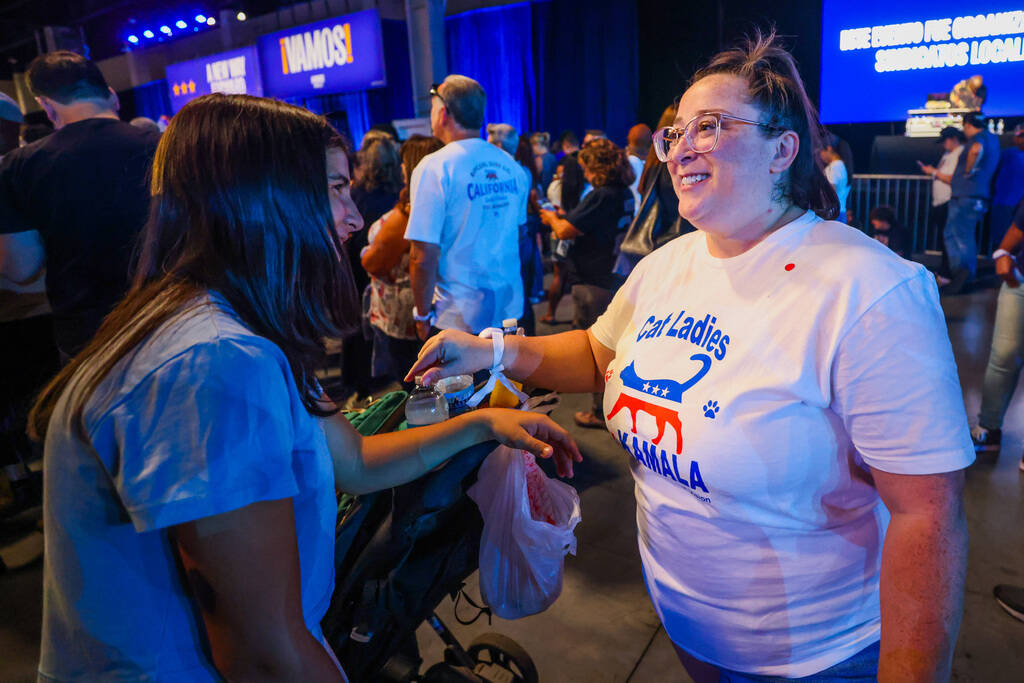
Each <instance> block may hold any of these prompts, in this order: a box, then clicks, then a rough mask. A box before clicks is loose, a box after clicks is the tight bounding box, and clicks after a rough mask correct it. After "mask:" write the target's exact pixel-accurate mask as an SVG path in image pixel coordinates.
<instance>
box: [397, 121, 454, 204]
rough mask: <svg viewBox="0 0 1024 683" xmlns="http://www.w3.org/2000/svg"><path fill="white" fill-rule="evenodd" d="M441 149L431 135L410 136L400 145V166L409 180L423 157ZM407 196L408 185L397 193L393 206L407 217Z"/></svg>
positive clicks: (440, 143)
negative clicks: (396, 200)
mask: <svg viewBox="0 0 1024 683" xmlns="http://www.w3.org/2000/svg"><path fill="white" fill-rule="evenodd" d="M442 147H444V143H443V142H441V141H440V140H439V139H437V138H435V137H433V136H432V135H419V134H413V135H410V136H409V139H408V140H406V141H405V142H403V143H402V149H401V151H400V154H401V155H402V166H404V167H405V172H406V174H407V175H408V176H409V178H410V179H412V172H413V171H414V170H416V167H417V166H418V165H419V163H420V162H421V161H423V157H425V156H427V155H428V154H433V153H434V152H436V151H437V150H439V149H441V148H442ZM409 196H410V195H409V183H406V184H405V187H403V188H402V191H401V192H399V193H398V204H396V205H395V208H397V209H398V210H399V211H401V212H402V213H404V214H405V215H406V216H408V215H409Z"/></svg>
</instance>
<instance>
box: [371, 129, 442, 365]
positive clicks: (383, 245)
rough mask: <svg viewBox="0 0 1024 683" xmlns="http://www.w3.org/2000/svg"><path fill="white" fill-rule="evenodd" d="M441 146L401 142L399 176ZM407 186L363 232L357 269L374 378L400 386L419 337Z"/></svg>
mask: <svg viewBox="0 0 1024 683" xmlns="http://www.w3.org/2000/svg"><path fill="white" fill-rule="evenodd" d="M442 147H444V143H443V142H441V141H440V140H438V139H437V138H435V137H430V136H426V135H410V136H409V139H408V140H406V141H405V142H403V143H402V148H401V156H402V174H403V175H404V177H405V178H411V177H412V172H413V171H414V170H415V169H416V166H417V165H419V163H420V162H421V161H422V160H423V158H424V157H425V156H427V155H428V154H432V153H433V152H436V151H437V150H439V149H441V148H442ZM408 225H409V185H408V184H406V185H405V187H403V188H402V191H401V192H400V193H399V195H398V203H397V204H395V207H394V208H393V209H392V210H391V211H388V212H387V213H385V214H384V215H383V216H382V217H381V218H380V219H378V220H377V222H375V223H374V224H373V225H372V226H370V228H369V230H367V238H368V242H369V244H368V246H367V247H366V248H365V249H364V250H363V253H362V256H361V260H362V267H363V268H365V269H366V272H367V273H369V274H370V311H369V317H370V326H371V327H372V328H373V362H372V365H373V376H374V377H387V378H390V379H393V380H398V381H401V379H402V378H403V377H405V372H406V371H407V370H408V369H409V368H410V367H412V364H413V363H414V362H416V354H417V353H419V350H420V346H422V342H420V338H419V337H418V336H417V334H416V321H415V320H414V319H413V309H414V308H415V301H414V300H413V296H412V285H411V284H410V282H409V249H410V244H409V240H407V239H405V229H406V227H408Z"/></svg>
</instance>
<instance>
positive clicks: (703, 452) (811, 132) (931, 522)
mask: <svg viewBox="0 0 1024 683" xmlns="http://www.w3.org/2000/svg"><path fill="white" fill-rule="evenodd" d="M818 129H819V126H818V122H817V118H816V115H815V113H814V109H813V107H811V105H810V103H809V102H808V100H807V96H806V94H805V93H804V89H803V85H802V82H801V80H800V76H799V74H798V73H797V71H796V65H795V63H794V62H793V59H792V57H791V56H790V55H789V54H788V53H787V52H786V51H785V50H784V49H783V48H782V47H780V46H779V45H778V44H777V43H776V42H775V40H774V36H766V37H761V36H757V37H755V38H754V39H753V40H751V41H749V42H748V43H746V44H744V45H742V46H740V47H738V48H736V49H733V50H728V51H726V52H723V53H722V54H720V55H718V56H716V57H715V58H714V59H713V60H712V61H711V63H710V64H709V66H708V67H706V68H705V69H702V70H701V71H699V72H698V73H697V74H696V75H695V76H694V78H693V80H692V81H691V84H690V86H689V88H687V90H686V92H684V93H683V95H682V96H681V98H680V100H679V107H678V110H677V112H676V117H675V122H674V126H672V127H671V128H670V129H669V130H663V131H659V135H658V136H657V137H656V140H655V142H656V143H658V144H660V145H661V149H660V153H661V154H662V155H663V157H664V158H665V159H666V162H667V167H668V169H669V172H670V175H671V177H672V182H673V187H674V189H675V192H676V195H677V196H678V198H679V213H680V214H681V215H682V216H683V217H684V218H687V219H689V220H690V221H691V222H692V223H693V224H694V226H696V227H697V228H698V230H697V231H696V232H693V233H689V234H687V235H683V236H681V237H679V238H677V239H675V240H673V241H671V242H669V243H668V244H666V245H664V246H663V247H661V248H660V249H657V250H655V251H654V252H653V253H651V254H650V255H649V256H647V257H646V258H644V259H643V260H642V261H641V262H640V263H639V264H638V265H637V266H636V268H635V269H634V270H633V272H632V273H631V274H630V276H629V279H628V280H627V281H626V283H625V284H624V285H623V286H622V287H621V288H620V289H619V290H618V292H617V293H616V294H615V297H614V298H613V299H612V301H611V304H609V306H608V309H607V311H606V312H605V313H604V315H602V316H601V317H600V318H598V319H597V322H595V323H594V324H593V325H592V326H591V327H590V329H589V330H587V332H583V331H577V332H567V333H564V334H560V335H554V336H549V337H538V338H524V337H509V338H508V339H509V340H508V341H507V343H506V347H505V355H504V357H503V358H502V359H501V362H502V364H503V365H504V367H505V369H506V373H507V374H508V375H509V376H510V377H513V378H515V379H517V380H525V381H528V382H529V383H530V384H532V385H534V386H544V387H550V388H552V389H557V390H560V391H596V390H600V389H601V388H603V389H604V396H605V403H604V407H605V410H606V414H607V419H606V426H607V428H608V430H609V431H610V432H611V433H612V434H613V435H614V436H615V437H616V439H617V441H618V442H619V443H620V444H621V445H622V448H623V450H624V451H625V452H626V454H627V457H628V458H629V460H630V468H631V470H632V472H633V476H634V478H635V480H636V488H635V494H636V500H637V524H638V536H639V545H640V555H641V560H642V562H643V567H644V579H645V581H646V583H647V588H648V591H649V592H650V595H651V599H652V601H653V602H654V605H655V608H656V610H657V613H658V616H659V617H660V618H661V621H662V623H663V624H664V627H665V631H666V632H667V634H668V635H669V637H670V638H671V639H672V641H673V643H675V644H676V647H677V649H678V651H679V655H680V660H681V661H682V662H683V665H684V666H685V667H686V668H687V669H688V670H689V672H690V675H691V677H692V678H693V679H694V680H695V681H697V682H698V683H703V682H704V681H719V680H730V681H742V682H744V683H755V682H756V683H765V682H767V681H777V680H781V679H787V678H802V677H813V679H814V680H816V681H822V682H823V683H826V682H827V683H832V682H838V681H844V682H847V683H849V682H851V681H857V682H863V683H867V682H868V681H874V680H876V678H877V679H878V680H886V681H888V680H893V681H896V680H899V681H904V680H947V679H948V677H949V667H950V661H951V657H952V649H953V643H954V642H955V640H956V633H957V629H958V627H959V619H960V604H961V601H962V598H963V577H964V569H965V562H966V540H967V537H966V524H965V520H964V515H963V508H962V504H961V490H962V486H963V472H962V470H963V468H965V467H966V466H967V465H969V464H970V463H971V462H972V461H973V458H974V449H973V447H972V444H971V440H970V436H969V433H968V430H967V421H966V417H965V413H964V406H963V400H962V398H961V392H960V385H959V381H958V379H957V371H956V366H955V364H954V361H953V356H952V353H951V349H950V344H949V341H948V336H947V332H946V328H945V322H944V319H943V315H942V309H941V308H940V307H939V303H938V293H937V291H936V287H935V280H934V278H933V277H932V276H931V274H930V273H928V271H927V270H925V269H924V268H923V267H921V266H920V265H919V264H914V263H909V262H907V261H904V260H902V259H900V258H899V257H898V256H896V255H895V254H893V253H892V252H890V251H889V250H888V249H886V248H885V247H883V246H881V245H880V244H878V243H877V242H875V241H874V240H871V239H870V238H868V237H867V236H865V235H864V234H862V233H861V232H860V231H858V230H855V229H853V228H850V227H849V226H847V225H844V224H842V223H839V222H837V221H834V220H823V219H828V218H833V217H834V216H835V214H836V204H837V201H836V195H835V192H834V191H833V190H832V188H831V186H830V185H829V183H828V180H827V179H826V178H825V175H824V173H823V172H822V169H821V166H820V160H819V158H818V155H817V154H816V153H815V150H816V148H817V147H818V144H819V143H818ZM441 359H444V361H445V363H444V365H443V366H441V365H439V360H441ZM491 362H492V359H491V349H490V346H489V344H487V343H486V342H485V341H482V340H479V339H477V338H474V337H470V336H468V335H463V334H459V333H454V332H451V331H447V332H444V333H442V334H441V335H438V336H437V337H434V338H433V339H431V340H429V341H428V342H427V343H426V345H425V346H424V348H423V351H422V352H421V354H420V359H419V361H418V362H417V364H416V366H414V367H413V370H412V372H414V373H425V374H424V379H425V380H426V381H427V382H430V381H432V380H434V379H436V378H439V377H444V376H449V375H453V374H460V373H465V372H473V371H475V370H478V369H480V368H483V367H487V366H489V365H490V364H491ZM894 387H898V388H899V391H894ZM684 465H685V466H684ZM914 596H927V597H923V598H920V599H918V598H915V597H914Z"/></svg>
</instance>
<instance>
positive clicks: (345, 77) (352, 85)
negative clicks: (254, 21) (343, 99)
mask: <svg viewBox="0 0 1024 683" xmlns="http://www.w3.org/2000/svg"><path fill="white" fill-rule="evenodd" d="M259 54H260V65H261V67H262V72H263V85H264V89H265V90H266V93H267V94H268V95H272V96H275V97H304V96H310V95H320V94H328V93H338V92H348V91H352V90H365V89H367V88H377V87H381V86H383V85H386V83H387V81H386V78H385V73H384V47H383V40H382V37H381V26H380V15H379V14H378V13H377V10H375V9H371V10H366V11H363V12H356V13H355V14H348V15H345V16H341V17H335V18H333V19H327V20H325V21H320V22H317V23H315V24H307V25H305V26H297V27H295V28H291V29H287V30H285V31H278V32H276V33H271V34H269V35H265V36H262V37H261V38H260V41H259Z"/></svg>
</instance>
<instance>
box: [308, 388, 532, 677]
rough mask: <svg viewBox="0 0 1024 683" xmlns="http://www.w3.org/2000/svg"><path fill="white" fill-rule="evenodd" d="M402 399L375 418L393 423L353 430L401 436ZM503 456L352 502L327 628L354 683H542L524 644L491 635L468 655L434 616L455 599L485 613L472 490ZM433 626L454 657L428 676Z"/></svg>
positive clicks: (471, 456) (450, 466)
mask: <svg viewBox="0 0 1024 683" xmlns="http://www.w3.org/2000/svg"><path fill="white" fill-rule="evenodd" d="M393 396H394V395H390V396H389V397H385V399H382V400H381V401H379V402H378V403H377V404H375V406H373V407H371V408H370V409H368V410H374V409H375V408H376V409H378V412H379V413H380V412H385V413H387V414H386V415H383V414H378V415H377V416H376V417H377V419H374V420H368V421H360V420H353V424H354V425H355V426H356V428H357V429H359V430H360V431H361V432H363V433H364V434H366V433H368V432H369V433H376V432H378V431H389V430H390V429H393V428H394V427H395V426H397V425H398V424H399V423H400V422H401V420H402V417H403V414H404V411H403V410H402V409H403V408H404V405H405V402H404V400H391V401H388V400H387V399H388V398H390V397H393ZM496 446H497V444H496V443H493V442H492V443H487V444H480V445H478V446H475V447H473V448H469V449H466V450H465V451H462V452H461V453H459V454H457V455H456V456H454V457H453V458H452V459H451V460H449V461H448V462H447V463H446V464H445V465H444V466H443V467H440V468H438V469H435V470H434V471H432V472H430V473H428V474H426V475H425V476H423V477H421V478H420V479H417V480H416V481H413V482H410V483H408V484H405V485H403V486H399V487H397V488H394V489H390V490H386V491H380V492H378V493H373V494H369V495H365V496H359V497H357V498H353V499H349V500H347V501H346V500H343V501H342V508H343V510H342V512H341V514H340V515H339V521H338V528H337V537H336V550H335V567H336V570H337V571H336V573H337V577H338V579H337V585H336V587H335V591H334V596H333V598H332V600H331V606H330V609H329V610H328V612H327V615H326V616H325V617H324V620H323V622H322V627H323V631H324V635H325V637H326V638H327V641H328V643H329V644H330V646H331V647H332V648H333V649H334V651H335V653H336V654H337V656H338V659H339V660H340V661H341V663H342V666H343V667H344V668H345V672H346V673H347V674H348V676H349V678H350V679H351V680H352V681H353V683H371V682H372V683H378V682H380V683H406V682H412V681H420V682H422V683H445V682H447V681H459V682H463V681H473V682H475V683H490V682H493V683H537V680H538V679H537V669H536V667H535V666H534V664H533V660H531V659H530V656H529V655H528V654H527V653H526V651H525V650H524V649H523V648H522V647H521V646H520V645H519V644H518V643H516V642H515V641H514V640H512V639H511V638H508V637H506V636H503V635H501V634H498V633H487V634H484V635H482V636H480V637H479V638H477V639H476V640H474V641H473V642H472V643H471V644H470V645H469V647H468V648H463V647H462V645H460V644H459V642H458V640H456V638H455V636H454V635H453V634H452V633H451V632H450V631H449V630H448V628H447V627H446V626H445V625H444V624H443V623H442V622H441V620H440V619H439V618H438V617H437V615H436V614H435V613H434V609H435V608H436V607H437V605H438V604H439V603H440V602H441V600H442V599H444V597H445V596H449V597H451V598H452V599H453V600H456V601H458V600H460V599H463V598H464V599H466V600H467V601H468V602H469V604H470V605H472V606H475V603H473V602H472V600H470V599H469V598H468V596H465V595H464V594H463V593H462V587H463V585H464V581H465V579H466V577H468V576H469V575H470V574H472V573H473V571H475V570H476V569H477V564H478V559H479V548H480V534H481V531H482V529H483V519H482V518H481V517H480V512H479V510H478V509H477V507H476V504H475V503H474V502H473V501H472V500H470V498H469V497H468V496H467V495H466V490H467V489H468V488H469V487H470V486H471V485H472V484H473V483H474V482H475V481H476V472H477V469H478V468H479V467H480V464H481V463H482V462H483V460H484V458H485V457H486V456H487V455H488V454H489V453H490V452H491V451H492V450H494V448H495V447H496ZM478 610H479V611H478V614H477V617H479V616H480V615H481V614H484V613H486V614H488V616H489V611H488V610H487V609H486V608H478ZM424 621H426V622H427V623H429V624H430V626H431V627H432V628H433V629H434V631H435V632H436V633H437V634H438V636H439V637H440V638H441V639H442V640H443V641H444V643H445V645H446V647H445V655H444V661H443V662H439V663H436V664H434V665H433V666H431V667H429V668H428V669H427V670H426V671H425V672H424V673H422V674H421V673H420V669H421V666H422V664H423V661H422V658H421V657H420V653H419V647H418V645H417V642H416V629H417V627H418V626H419V625H420V624H421V623H423V622H424ZM464 623H471V622H464Z"/></svg>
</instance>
